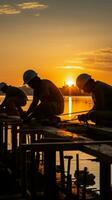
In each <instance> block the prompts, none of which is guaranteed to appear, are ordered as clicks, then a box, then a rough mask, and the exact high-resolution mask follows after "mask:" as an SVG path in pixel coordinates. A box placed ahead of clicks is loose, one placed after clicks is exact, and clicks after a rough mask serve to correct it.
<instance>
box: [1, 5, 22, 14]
mask: <svg viewBox="0 0 112 200" xmlns="http://www.w3.org/2000/svg"><path fill="white" fill-rule="evenodd" d="M19 13H21V11H20V10H18V9H16V8H14V7H12V6H10V5H3V6H0V14H1V15H2V14H6V15H14V14H19Z"/></svg>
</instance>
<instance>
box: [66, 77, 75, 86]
mask: <svg viewBox="0 0 112 200" xmlns="http://www.w3.org/2000/svg"><path fill="white" fill-rule="evenodd" d="M66 84H67V85H68V86H69V87H71V86H72V85H74V81H73V80H72V79H68V80H66Z"/></svg>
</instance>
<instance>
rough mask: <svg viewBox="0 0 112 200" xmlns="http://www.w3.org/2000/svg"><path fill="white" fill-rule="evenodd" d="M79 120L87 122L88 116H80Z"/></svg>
mask: <svg viewBox="0 0 112 200" xmlns="http://www.w3.org/2000/svg"><path fill="white" fill-rule="evenodd" d="M78 120H79V121H83V122H87V120H88V115H87V114H82V115H78Z"/></svg>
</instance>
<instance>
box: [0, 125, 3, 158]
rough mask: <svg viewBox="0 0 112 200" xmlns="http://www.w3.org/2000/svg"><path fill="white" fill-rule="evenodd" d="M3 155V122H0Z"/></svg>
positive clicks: (0, 142) (0, 143)
mask: <svg viewBox="0 0 112 200" xmlns="http://www.w3.org/2000/svg"><path fill="white" fill-rule="evenodd" d="M2 154H3V122H0V155H1V156H2Z"/></svg>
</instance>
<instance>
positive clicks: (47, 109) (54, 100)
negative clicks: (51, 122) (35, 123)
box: [23, 70, 64, 119]
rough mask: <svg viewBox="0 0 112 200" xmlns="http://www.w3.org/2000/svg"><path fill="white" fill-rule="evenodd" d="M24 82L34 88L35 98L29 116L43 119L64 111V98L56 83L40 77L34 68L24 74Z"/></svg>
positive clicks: (28, 112)
mask: <svg viewBox="0 0 112 200" xmlns="http://www.w3.org/2000/svg"><path fill="white" fill-rule="evenodd" d="M23 80H24V84H27V85H28V86H30V87H31V88H32V89H33V100H32V103H31V105H30V107H29V109H28V111H27V113H26V114H27V118H29V119H31V118H32V117H34V118H36V119H43V118H47V117H50V116H55V115H59V114H61V113H63V110H64V98H63V96H62V94H61V92H60V90H59V89H58V88H57V87H56V85H55V84H54V83H52V82H51V81H50V80H47V79H40V77H39V76H38V75H37V73H36V72H35V71H34V70H27V71H25V73H24V75H23Z"/></svg>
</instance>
